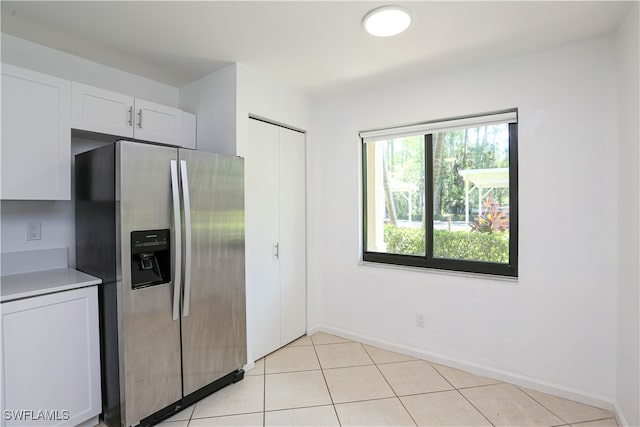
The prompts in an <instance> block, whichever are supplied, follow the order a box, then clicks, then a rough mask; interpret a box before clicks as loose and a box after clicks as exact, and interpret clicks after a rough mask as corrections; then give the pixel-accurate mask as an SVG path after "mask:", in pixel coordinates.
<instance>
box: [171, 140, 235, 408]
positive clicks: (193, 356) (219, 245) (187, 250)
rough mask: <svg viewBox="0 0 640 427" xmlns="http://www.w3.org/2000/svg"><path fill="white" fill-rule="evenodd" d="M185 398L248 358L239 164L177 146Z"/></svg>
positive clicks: (221, 156) (233, 159)
mask: <svg viewBox="0 0 640 427" xmlns="http://www.w3.org/2000/svg"><path fill="white" fill-rule="evenodd" d="M179 157H180V174H181V180H182V190H183V210H184V212H183V216H184V231H183V234H184V236H183V240H184V242H185V243H184V254H183V257H184V285H183V289H184V291H183V307H182V363H183V366H182V370H183V387H184V394H185V396H186V395H188V394H190V393H192V392H194V391H196V390H198V389H200V388H202V387H204V386H206V385H208V384H210V383H211V382H213V381H215V380H217V379H218V378H221V377H223V376H225V375H227V374H229V373H231V372H233V371H235V370H236V369H239V368H242V366H243V365H244V364H245V363H246V360H247V359H246V356H247V348H246V345H247V344H246V343H247V338H246V313H245V311H246V308H245V281H244V277H245V276H244V162H243V160H242V159H241V158H238V157H230V156H223V155H218V154H212V153H203V152H198V151H191V150H182V149H180V150H179Z"/></svg>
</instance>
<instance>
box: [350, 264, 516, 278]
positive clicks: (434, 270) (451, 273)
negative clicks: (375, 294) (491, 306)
mask: <svg viewBox="0 0 640 427" xmlns="http://www.w3.org/2000/svg"><path fill="white" fill-rule="evenodd" d="M358 265H360V266H362V267H374V268H385V269H391V270H403V271H415V272H420V273H434V274H442V275H445V276H457V277H464V278H467V279H484V280H491V281H500V282H509V283H518V282H519V280H518V279H519V278H518V277H510V276H498V275H492V274H484V273H468V272H465V271H452V270H441V269H437V268H424V267H410V266H406V265H396V264H385V263H381V262H372V261H363V260H362V258H361V259H360V260H359V261H358Z"/></svg>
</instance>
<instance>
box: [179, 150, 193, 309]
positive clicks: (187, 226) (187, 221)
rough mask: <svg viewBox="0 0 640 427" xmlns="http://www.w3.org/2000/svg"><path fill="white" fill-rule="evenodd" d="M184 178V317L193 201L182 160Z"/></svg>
mask: <svg viewBox="0 0 640 427" xmlns="http://www.w3.org/2000/svg"><path fill="white" fill-rule="evenodd" d="M180 177H181V178H182V203H183V206H184V295H183V296H182V317H187V316H188V315H189V306H190V305H191V200H190V198H189V176H188V174H187V162H186V161H185V160H180Z"/></svg>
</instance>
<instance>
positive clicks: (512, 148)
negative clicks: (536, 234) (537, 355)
mask: <svg viewBox="0 0 640 427" xmlns="http://www.w3.org/2000/svg"><path fill="white" fill-rule="evenodd" d="M360 136H361V138H362V143H363V150H362V152H363V173H364V177H363V178H364V179H363V185H364V191H363V194H364V203H363V208H364V216H363V218H364V232H363V238H364V245H363V248H364V253H363V260H364V261H372V262H380V263H387V264H396V265H406V266H413V267H425V268H437V269H444V270H453V271H464V272H474V273H484V274H493V275H500V276H517V259H518V253H517V248H518V226H517V225H518V192H517V185H518V182H517V179H518V169H517V168H518V166H517V165H518V163H517V141H518V124H517V111H516V110H509V111H503V112H499V113H492V114H486V115H482V116H470V117H462V118H457V119H450V120H441V121H437V122H428V123H423V124H418V125H411V126H402V127H397V128H391V129H381V130H373V131H366V132H361V134H360Z"/></svg>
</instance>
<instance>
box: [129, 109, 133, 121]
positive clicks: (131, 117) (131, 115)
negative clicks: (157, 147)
mask: <svg viewBox="0 0 640 427" xmlns="http://www.w3.org/2000/svg"><path fill="white" fill-rule="evenodd" d="M129 126H133V106H131V107H129Z"/></svg>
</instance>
